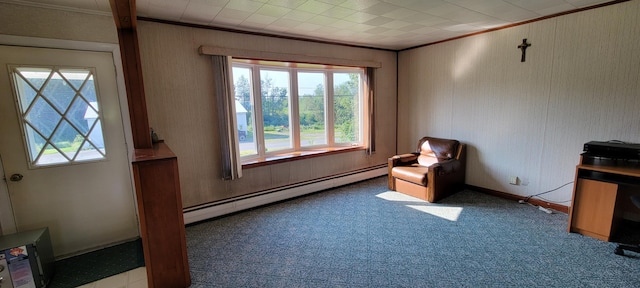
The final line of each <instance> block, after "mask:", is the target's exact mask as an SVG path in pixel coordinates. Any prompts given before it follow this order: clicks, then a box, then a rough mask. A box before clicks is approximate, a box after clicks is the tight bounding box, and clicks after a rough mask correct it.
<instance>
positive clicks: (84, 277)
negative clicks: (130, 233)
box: [47, 239, 144, 288]
mask: <svg viewBox="0 0 640 288" xmlns="http://www.w3.org/2000/svg"><path fill="white" fill-rule="evenodd" d="M142 266H144V254H143V251H142V241H140V240H139V239H138V240H135V241H130V242H126V243H123V244H119V245H115V246H111V247H107V248H104V249H100V250H97V251H93V252H89V253H85V254H82V255H78V256H74V257H70V258H66V259H62V260H59V261H56V262H55V272H54V274H53V277H52V279H51V282H50V283H49V285H48V286H47V287H48V288H70V287H77V286H80V285H83V284H87V283H91V282H94V281H97V280H100V279H103V278H106V277H109V276H113V275H117V274H120V273H123V272H126V271H129V270H132V269H135V268H138V267H142Z"/></svg>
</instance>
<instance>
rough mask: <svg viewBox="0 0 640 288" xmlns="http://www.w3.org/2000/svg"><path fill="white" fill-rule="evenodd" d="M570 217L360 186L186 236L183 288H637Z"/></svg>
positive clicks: (637, 263)
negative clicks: (573, 227) (574, 228)
mask: <svg viewBox="0 0 640 288" xmlns="http://www.w3.org/2000/svg"><path fill="white" fill-rule="evenodd" d="M567 221H568V215H566V214H563V213H554V214H547V213H544V212H542V211H539V210H538V209H537V208H536V207H532V206H530V205H527V204H518V203H517V202H515V201H509V200H505V199H502V198H497V197H494V196H490V195H486V194H483V193H478V192H474V191H461V192H459V193H457V194H454V195H453V196H451V197H448V198H446V199H444V200H443V201H441V202H440V203H437V204H430V203H427V202H424V201H421V200H418V199H416V198H411V197H408V196H404V195H403V194H399V193H396V192H392V191H388V189H387V187H386V177H380V178H376V179H372V180H368V181H363V182H360V183H356V184H353V185H348V186H344V187H338V188H336V189H331V190H327V191H323V192H320V193H316V194H313V195H309V196H306V197H300V198H297V199H293V200H290V201H286V202H281V203H278V204H273V205H269V206H265V207H262V208H258V209H253V210H249V211H246V212H241V213H237V214H234V215H230V216H227V217H221V218H218V219H214V220H211V221H208V222H204V223H199V224H196V225H192V226H189V227H187V249H188V253H189V265H190V270H191V277H192V286H191V287H639V286H640V257H639V255H638V254H633V255H630V256H628V257H622V256H618V255H615V254H613V250H614V248H615V244H614V243H608V242H603V241H600V240H596V239H592V238H589V237H584V236H582V235H579V234H574V233H567Z"/></svg>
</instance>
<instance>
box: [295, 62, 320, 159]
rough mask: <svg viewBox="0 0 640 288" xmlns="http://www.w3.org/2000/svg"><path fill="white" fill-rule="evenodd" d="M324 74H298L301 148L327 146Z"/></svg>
mask: <svg viewBox="0 0 640 288" xmlns="http://www.w3.org/2000/svg"><path fill="white" fill-rule="evenodd" d="M324 75H325V74H324V73H322V72H313V73H310V72H298V105H299V111H300V146H302V147H307V146H314V145H325V144H327V135H326V127H325V107H324V102H325V91H326V89H325V86H326V85H325V78H324Z"/></svg>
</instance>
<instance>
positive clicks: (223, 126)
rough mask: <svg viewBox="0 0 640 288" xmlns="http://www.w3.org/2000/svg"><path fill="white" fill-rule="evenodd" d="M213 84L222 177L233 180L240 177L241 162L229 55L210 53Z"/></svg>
mask: <svg viewBox="0 0 640 288" xmlns="http://www.w3.org/2000/svg"><path fill="white" fill-rule="evenodd" d="M211 59H212V61H211V63H212V65H213V84H214V86H215V87H214V93H215V97H216V106H217V107H216V108H217V111H218V128H219V129H218V130H219V135H220V152H221V156H222V157H221V158H222V178H223V179H224V180H233V179H237V178H240V177H242V163H241V162H240V152H239V151H238V150H239V147H238V143H239V142H238V129H237V125H238V124H237V123H236V122H237V121H236V109H235V95H234V94H233V77H232V76H231V70H232V69H231V61H230V60H231V57H229V56H222V55H212V56H211Z"/></svg>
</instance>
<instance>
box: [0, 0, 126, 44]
mask: <svg viewBox="0 0 640 288" xmlns="http://www.w3.org/2000/svg"><path fill="white" fill-rule="evenodd" d="M0 34H5V35H15V36H28V37H41V38H51V39H63V40H74V41H91V42H102V43H118V33H117V31H116V26H115V24H114V22H113V17H112V16H111V15H98V14H86V13H76V12H70V11H62V10H52V9H46V8H40V7H33V6H21V5H12V4H6V3H0Z"/></svg>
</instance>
